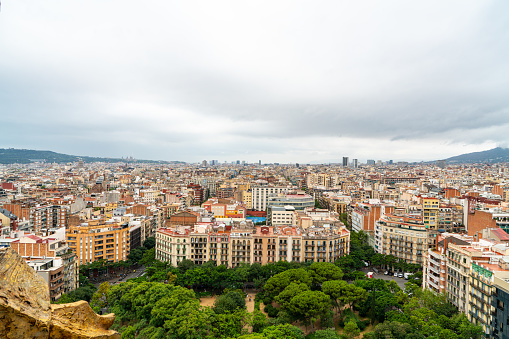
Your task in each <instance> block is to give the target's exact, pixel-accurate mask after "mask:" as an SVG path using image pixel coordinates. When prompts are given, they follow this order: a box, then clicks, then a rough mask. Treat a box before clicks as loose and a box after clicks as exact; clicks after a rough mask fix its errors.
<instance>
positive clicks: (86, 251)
mask: <svg viewBox="0 0 509 339" xmlns="http://www.w3.org/2000/svg"><path fill="white" fill-rule="evenodd" d="M67 243H68V244H69V248H71V249H72V250H73V252H74V253H76V255H77V256H78V258H79V261H80V265H83V264H87V263H91V262H94V261H97V260H101V259H103V260H106V261H109V262H118V261H125V260H127V255H128V254H129V251H130V232H129V225H128V224H118V223H116V222H108V221H105V220H103V219H98V220H88V221H87V222H85V223H82V224H80V225H78V226H70V227H69V229H68V230H67Z"/></svg>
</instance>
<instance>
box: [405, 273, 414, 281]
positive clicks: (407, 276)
mask: <svg viewBox="0 0 509 339" xmlns="http://www.w3.org/2000/svg"><path fill="white" fill-rule="evenodd" d="M403 275H404V276H405V279H406V280H408V278H410V276H411V275H412V273H405V274H403Z"/></svg>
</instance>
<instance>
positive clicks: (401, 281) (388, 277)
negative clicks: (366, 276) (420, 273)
mask: <svg viewBox="0 0 509 339" xmlns="http://www.w3.org/2000/svg"><path fill="white" fill-rule="evenodd" d="M362 272H364V273H368V272H373V279H383V280H386V281H390V280H394V281H395V282H396V283H397V284H398V286H399V287H400V288H401V289H402V290H404V289H405V283H407V282H408V280H405V279H404V278H398V277H394V276H393V275H384V272H385V270H379V272H378V273H376V272H375V271H374V270H373V269H372V268H371V267H366V268H363V269H362Z"/></svg>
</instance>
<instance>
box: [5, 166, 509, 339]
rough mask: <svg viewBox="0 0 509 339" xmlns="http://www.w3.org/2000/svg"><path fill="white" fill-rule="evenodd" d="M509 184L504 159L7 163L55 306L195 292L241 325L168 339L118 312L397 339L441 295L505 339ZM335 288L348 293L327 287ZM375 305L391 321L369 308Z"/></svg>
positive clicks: (241, 329)
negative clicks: (188, 324)
mask: <svg viewBox="0 0 509 339" xmlns="http://www.w3.org/2000/svg"><path fill="white" fill-rule="evenodd" d="M508 177H509V167H507V165H506V164H505V163H500V164H470V165H449V164H447V163H446V162H445V161H437V162H436V163H431V164H412V165H409V164H408V163H404V162H399V163H393V162H392V161H380V160H379V161H371V160H369V161H367V162H366V163H362V164H361V163H359V162H358V161H357V160H356V159H354V160H353V161H349V159H348V157H343V158H342V162H340V163H338V164H331V165H305V164H262V162H261V161H259V162H257V163H255V164H253V163H247V162H245V161H242V162H241V161H236V162H233V163H219V162H218V161H217V160H212V161H207V160H204V161H203V162H201V163H199V164H172V165H167V164H165V165H161V164H150V163H146V164H145V163H144V164H136V163H135V162H122V163H84V162H83V161H79V162H74V163H64V164H57V163H53V164H51V163H44V162H35V163H32V164H24V165H19V164H18V165H16V164H13V165H4V166H2V167H1V168H0V180H1V190H0V199H1V209H0V218H1V220H2V229H1V236H0V246H2V247H5V248H7V247H10V248H11V249H13V250H14V251H16V252H17V253H19V255H20V256H21V257H23V259H24V260H25V261H26V263H27V264H28V265H29V266H30V267H32V268H33V269H34V270H35V272H37V274H38V275H40V276H41V277H42V278H43V279H44V281H45V282H46V284H47V289H48V291H49V295H50V300H51V302H52V303H57V304H58V303H65V302H74V301H78V300H81V299H83V300H86V301H89V302H91V306H92V307H93V308H94V310H95V311H96V312H98V313H102V312H106V313H108V312H111V311H115V310H117V312H118V308H117V307H118V305H116V304H115V302H114V301H113V300H112V298H113V297H112V296H110V294H112V293H118V291H124V292H122V293H125V292H126V291H125V290H124V288H125V287H121V286H123V285H127V286H130V288H136V286H131V285H137V284H154V283H155V282H161V283H162V284H163V285H169V284H170V285H172V286H182V288H184V289H190V291H193V290H194V294H193V296H191V297H189V296H188V297H189V298H191V299H192V300H197V302H198V301H199V300H200V297H201V298H202V299H201V300H202V301H203V300H208V299H207V298H214V299H213V300H214V302H213V303H212V304H211V305H210V306H211V307H212V309H213V310H215V311H217V309H218V308H224V309H227V311H225V310H222V313H221V312H219V314H223V315H224V314H229V315H231V316H232V317H234V319H230V320H228V321H232V322H233V323H235V322H236V321H237V322H238V321H240V323H238V325H236V326H233V327H234V328H237V329H238V331H237V332H232V333H229V334H225V333H222V332H221V333H219V332H218V333H216V332H215V331H218V329H217V328H216V329H215V328H214V325H213V324H210V325H208V326H211V328H209V329H208V330H207V331H206V332H203V333H198V332H200V331H198V330H197V328H194V330H196V331H198V332H196V333H197V334H196V336H191V335H190V334H189V333H191V332H193V331H194V330H193V331H191V332H189V333H187V332H186V333H187V334H181V335H179V334H176V333H179V332H178V331H177V329H176V327H171V328H172V329H173V332H172V331H170V330H169V328H168V327H166V325H165V326H162V328H164V329H165V330H164V331H163V332H162V333H159V334H156V332H157V330H154V329H153V328H152V327H149V328H152V329H151V330H152V331H154V333H148V332H143V330H144V328H142V327H140V328H137V327H136V326H135V325H133V321H134V320H135V319H136V321H141V319H140V318H125V316H122V315H121V314H117V320H116V323H115V324H114V329H116V330H119V331H120V332H122V333H124V334H122V337H126V338H131V337H132V338H134V337H136V338H138V337H139V338H145V337H147V338H149V337H150V338H152V337H153V338H158V337H165V336H168V337H175V338H177V337H178V338H186V337H206V336H207V337H211V338H212V337H238V336H241V335H243V336H242V337H243V338H244V337H245V338H251V337H252V338H258V337H260V338H262V337H263V338H265V337H269V338H272V336H271V335H270V334H264V333H265V332H264V330H266V329H267V328H271V326H272V330H274V331H285V330H288V331H289V329H288V328H286V329H279V330H278V329H275V328H274V326H276V327H277V326H282V324H292V326H294V327H295V326H301V329H298V327H297V330H295V331H297V332H299V331H301V333H302V334H301V335H308V336H310V338H311V337H312V338H315V337H316V338H322V337H323V338H325V336H320V335H325V333H322V332H324V331H325V332H326V331H330V328H332V329H334V328H336V329H338V330H340V332H338V333H340V334H337V336H338V338H339V336H340V335H342V336H345V337H349V338H353V337H356V336H358V335H359V333H360V332H361V331H363V332H362V334H363V336H364V337H369V336H370V335H372V337H373V338H378V337H380V335H382V333H385V332H383V331H393V334H392V335H393V337H395V338H396V337H398V335H397V333H396V332H394V331H396V329H392V330H391V329H390V328H389V329H387V328H382V327H383V326H386V327H389V324H391V322H392V323H393V322H394V321H396V319H397V320H399V321H400V322H402V323H405V321H402V320H401V319H399V318H398V317H396V316H395V315H394V314H392V313H391V312H393V311H394V310H397V309H401V310H404V309H405V307H406V306H404V305H405V302H409V300H412V293H417V292H416V289H421V290H422V292H419V293H421V294H422V293H424V292H426V293H428V291H429V292H432V293H431V294H430V295H433V296H435V297H436V298H441V296H443V298H444V299H443V300H441V301H435V302H436V303H439V302H442V303H443V304H444V306H443V307H444V308H447V307H449V308H448V309H447V312H449V314H444V315H447V316H449V317H450V316H451V314H458V316H459V315H463V316H464V317H465V320H466V319H468V323H470V324H473V325H471V326H474V325H477V326H478V329H477V331H478V332H477V333H478V334H475V333H476V330H475V329H469V331H472V333H474V334H472V337H478V335H480V334H481V333H482V335H483V336H485V337H489V338H502V337H503V335H505V334H506V333H507V331H508V330H509V329H507V327H505V326H503V325H500V326H499V324H503V323H504V322H505V319H506V318H507V316H508V314H506V313H507V309H506V308H504V303H505V302H508V301H507V298H508V296H509V255H508V253H507V251H509V235H508V234H507V233H506V230H507V228H508V227H509V210H508V207H509V205H508V202H509V200H508V199H509V181H508ZM274 265H275V266H274ZM320 265H322V266H320ZM328 265H331V266H328ZM271 266H274V268H271V269H269V268H267V267H271ZM200 267H202V268H200ZM221 267H222V269H220V272H221V273H218V272H215V271H214V270H218V269H219V268H221ZM276 267H277V268H276ZM265 268H267V269H268V270H269V271H263V270H264V269H265ZM211 270H212V271H214V272H215V273H211ZM321 270H322V271H323V272H321ZM292 271H293V273H291V272H292ZM207 272H209V273H207ZM225 272H229V273H228V274H226V273H225ZM299 272H300V273H299ZM309 272H311V273H309ZM217 274H221V278H219V281H214V278H213V277H214V276H215V275H217ZM225 274H226V275H225ZM285 274H286V275H287V276H285ZM292 274H293V277H292ZM204 275H205V276H204ZM232 275H233V276H232ZM226 276H228V277H226ZM320 276H321V278H320ZM317 277H318V280H316V279H317ZM215 279H218V278H217V277H216V278H215ZM277 279H282V281H287V282H286V283H283V282H282V281H281V282H275V280H277ZM306 279H307V280H309V281H307V280H306ZM320 279H322V280H320ZM378 279H382V280H381V281H382V286H380V292H379V293H382V291H383V290H384V289H390V288H392V289H394V290H393V291H392V292H393V293H395V294H396V295H399V294H401V296H400V298H403V299H402V300H396V299H395V300H392V301H387V300H384V301H381V300H379V299H373V301H370V298H375V297H374V296H372V295H371V293H376V290H372V289H371V287H369V286H370V285H369V284H370V281H378ZM331 282H334V283H343V282H347V284H346V285H341V286H340V285H338V286H334V287H329V289H330V290H331V291H328V290H326V289H325V287H326V286H327V285H328V283H331ZM392 282H396V283H397V284H395V285H389V287H386V286H385V285H384V284H386V283H392ZM281 284H283V285H281ZM285 284H286V285H285ZM302 284H304V285H302ZM366 284H368V285H366ZM414 284H415V285H414ZM348 286H351V287H353V286H355V288H357V289H360V290H359V291H361V293H359V296H358V297H357V298H356V297H354V298H353V299H352V300H351V301H349V302H345V301H344V299H342V298H347V299H348V297H346V296H347V295H350V294H351V293H353V294H355V293H357V292H355V291H353V292H352V291H347V290H346V289H347V288H348ZM412 286H414V287H412ZM147 288H149V287H147ZM150 288H155V287H150ZM335 288H336V289H337V291H339V292H333V291H335ZM377 288H378V287H377ZM320 290H321V291H320ZM113 291H117V292H113ZM397 291H399V292H398V293H396V292H397ZM304 292H306V293H311V292H313V293H320V295H317V296H314V297H313V299H314V300H320V298H321V297H323V298H324V299H326V302H325V303H326V304H328V303H331V304H330V305H331V307H332V308H331V309H329V307H328V306H324V305H322V306H320V305H318V306H317V305H314V306H313V305H307V306H306V307H308V308H309V309H308V311H309V310H311V309H312V308H313V307H315V306H316V307H318V310H316V312H315V314H311V315H310V314H307V313H306V312H304V313H305V314H300V313H299V311H298V310H297V309H294V308H292V307H295V306H292V300H293V301H294V302H296V301H295V300H294V298H296V297H297V296H299V295H300V294H299V293H304ZM175 293H176V292H175ZM179 293H184V292H179ZM246 293H247V294H246ZM334 293H336V294H334ZM345 293H346V294H345ZM232 294H233V295H235V294H237V295H236V296H235V297H232ZM343 294H344V295H343ZM239 295H240V296H241V297H239ZM430 295H426V297H422V298H423V300H427V299H426V298H432V296H430ZM101 296H102V297H101ZM301 297H302V296H301ZM350 297H351V296H350ZM194 298H197V299H194ZM221 298H227V299H228V298H230V299H231V300H230V299H228V300H227V301H225V300H223V303H220V302H219V301H220V300H222V299H221ZM239 298H240V302H239V300H237V299H239ZM285 298H286V299H285ZM393 298H394V297H393ZM413 298H415V296H414V297H413ZM297 299H298V298H297ZM245 300H248V302H247V304H248V305H247V306H246V301H245ZM329 300H330V301H329ZM334 300H336V301H334ZM338 300H343V301H342V302H340V301H338ZM147 302H148V301H147ZM189 302H190V301H189ZM236 302H237V303H239V305H237V304H236ZM308 302H309V301H308ZM335 302H336V304H335ZM428 302H429V300H428ZM369 303H373V304H369ZM378 303H381V305H378ZM260 304H262V305H265V306H263V307H262V308H260ZM375 304H376V306H375ZM197 305H198V308H196V309H195V311H196V312H201V311H200V309H199V305H200V303H199V302H198V304H197ZM232 305H235V306H232ZM250 305H251V306H250ZM255 305H256V306H255ZM334 305H336V306H335V307H333V306H334ZM447 305H449V306H447ZM181 306H182V307H183V305H181ZM195 306H196V305H195ZM202 306H203V305H202ZM186 307H187V306H186ZM189 307H191V306H189ZM246 307H247V309H246ZM255 307H256V311H255ZM320 307H321V308H320ZM371 307H382V310H381V312H382V313H381V314H371V313H370V311H369V310H368V308H371ZM451 308H452V311H451ZM346 309H348V310H349V313H347V312H346V311H345V310H346ZM241 310H243V311H244V312H245V313H244V314H243V315H239V314H238V313H235V312H239V311H241ZM125 312H127V311H125ZM253 312H254V313H253ZM256 312H258V313H256ZM309 312H311V311H309ZM328 312H331V314H328ZM387 312H388V313H387ZM401 312H403V311H401ZM405 312H408V311H405ZM114 313H116V312H114ZM127 313H129V312H127ZM311 313H312V312H311ZM373 313H374V311H373ZM246 314H254V318H253V319H251V320H250V321H251V322H253V321H255V323H254V324H253V323H249V325H247V324H248V320H246V319H247V318H246V317H247V315H246ZM439 315H440V314H439V313H437V315H436V316H437V319H438V318H439ZM152 316H154V309H152ZM201 316H202V317H205V315H201ZM406 316H407V317H410V318H411V317H412V315H410V314H408V315H406ZM235 317H236V318H235ZM239 317H240V318H239ZM260 317H263V319H265V320H263V319H262V320H263V321H262V320H260ZM265 317H268V318H265ZM239 319H240V320H239ZM352 319H354V320H355V321H353V322H352ZM364 319H367V321H366V323H365V324H364V323H362V321H364ZM147 320H150V319H147ZM204 321H205V320H204ZM225 321H226V320H225ZM256 321H262V324H257V323H256ZM317 321H318V322H317ZM349 322H352V324H350V325H349V326H348V327H347V325H348V324H349ZM326 323H329V324H330V325H326ZM241 324H243V325H241ZM320 324H321V325H320ZM354 324H355V326H354ZM368 324H369V325H370V327H369V331H368V330H366V327H367V325H368ZM409 324H410V325H411V326H415V324H414V323H413V322H412V321H409ZM197 326H199V325H197ZM246 326H248V327H246ZM285 326H286V325H285ZM392 326H393V327H394V326H395V325H394V324H393V325H392ZM437 326H438V325H437ZM440 326H441V328H440V329H439V330H438V332H437V333H436V334H437V335H440V337H443V336H442V334H440V333H442V332H441V331H446V332H444V333H445V334H443V335H446V334H447V333H449V332H451V333H449V334H447V335H449V336H447V338H453V337H455V336H454V335H456V336H457V337H458V338H460V337H461V338H463V337H462V336H461V332H460V331H461V330H460V329H459V327H458V328H454V326H452V325H450V324H449V325H448V326H445V325H440ZM442 327H443V328H442ZM205 328H207V327H206V326H205V327H204V328H203V330H204V331H205ZM248 328H249V329H250V330H248ZM145 330H147V329H146V328H145ZM126 331H127V332H126ZM166 331H168V332H166ZM250 331H252V332H253V334H251V335H249V334H248V333H249V332H250ZM267 331H268V330H267ZM356 331H357V332H356ZM419 331H420V332H419ZM419 331H417V330H416V329H408V333H407V334H406V335H407V336H406V337H408V335H409V333H413V332H415V333H414V334H415V335H417V333H421V334H422V335H425V336H426V337H429V336H430V335H431V334H432V333H433V330H431V332H430V333H426V332H425V331H424V330H423V329H420V330H419ZM428 331H430V330H428ZM435 331H437V330H436V329H435ZM447 331H449V332H447ZM269 332H270V331H269ZM125 333H130V334H125ZM140 333H141V334H140ZM147 333H148V334H147ZM254 333H259V336H254ZM405 333H406V332H405ZM296 335H297V334H296ZM313 335H315V336H313ZM328 335H331V334H330V333H329V334H328ZM285 336H286V335H285ZM288 337H291V336H290V334H288ZM297 337H299V336H298V335H297ZM416 337H419V336H416ZM327 338H329V337H327ZM380 338H381V337H380ZM384 338H385V336H384Z"/></svg>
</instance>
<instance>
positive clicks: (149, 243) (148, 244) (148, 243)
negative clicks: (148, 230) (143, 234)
mask: <svg viewBox="0 0 509 339" xmlns="http://www.w3.org/2000/svg"><path fill="white" fill-rule="evenodd" d="M155 246H156V238H155V237H148V238H147V239H145V241H144V242H143V247H145V248H146V249H147V250H150V249H152V248H154V247H155Z"/></svg>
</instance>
